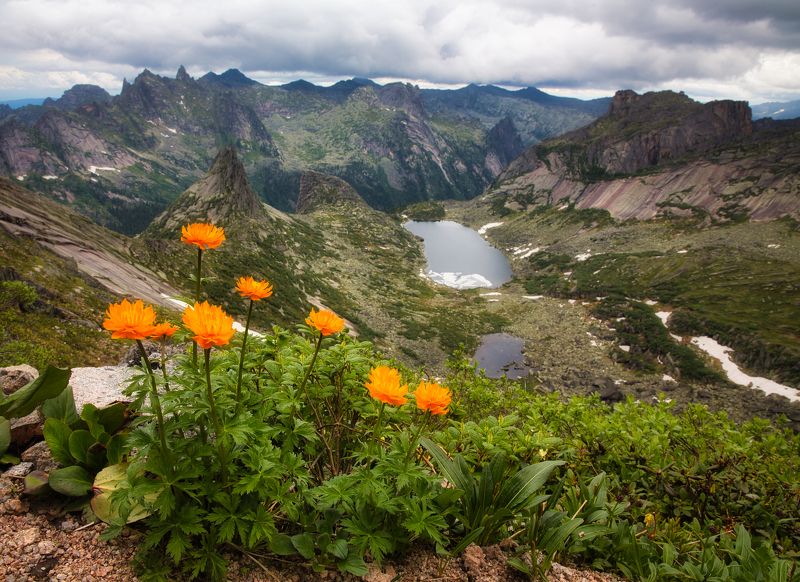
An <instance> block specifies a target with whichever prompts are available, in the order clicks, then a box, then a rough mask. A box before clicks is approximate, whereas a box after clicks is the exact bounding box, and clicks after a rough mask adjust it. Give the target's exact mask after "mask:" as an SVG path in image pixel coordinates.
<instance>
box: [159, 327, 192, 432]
mask: <svg viewBox="0 0 800 582" xmlns="http://www.w3.org/2000/svg"><path fill="white" fill-rule="evenodd" d="M166 351H167V339H166V338H163V339H162V340H161V374H162V375H163V376H164V392H169V377H168V376H167V354H166ZM172 415H173V416H174V417H175V422H177V423H178V432H179V433H180V435H181V438H186V435H185V434H183V429H182V428H181V427H180V417H179V416H178V413H177V412H173V413H172Z"/></svg>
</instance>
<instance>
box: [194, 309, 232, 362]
mask: <svg viewBox="0 0 800 582" xmlns="http://www.w3.org/2000/svg"><path fill="white" fill-rule="evenodd" d="M183 323H184V325H185V326H186V327H188V328H189V330H190V331H191V332H192V333H194V337H193V338H192V339H193V340H194V341H196V342H197V345H198V346H200V347H201V348H203V349H204V350H207V349H208V348H210V347H211V346H224V345H225V344H227V343H228V342H229V341H231V338H232V337H233V332H234V330H233V318H232V317H231V316H230V315H228V314H227V313H225V312H224V311H223V310H222V308H221V307H217V306H216V305H210V304H209V303H208V301H203V302H202V303H195V304H194V305H193V306H190V307H187V308H186V310H185V311H184V312H183Z"/></svg>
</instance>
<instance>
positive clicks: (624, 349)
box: [619, 345, 631, 352]
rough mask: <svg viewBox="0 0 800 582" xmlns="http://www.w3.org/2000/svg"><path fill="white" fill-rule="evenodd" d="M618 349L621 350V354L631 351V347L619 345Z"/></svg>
mask: <svg viewBox="0 0 800 582" xmlns="http://www.w3.org/2000/svg"><path fill="white" fill-rule="evenodd" d="M619 349H621V350H622V351H623V352H629V351H631V346H625V345H621V346H619Z"/></svg>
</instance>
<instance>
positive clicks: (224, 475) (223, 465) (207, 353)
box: [203, 348, 228, 486]
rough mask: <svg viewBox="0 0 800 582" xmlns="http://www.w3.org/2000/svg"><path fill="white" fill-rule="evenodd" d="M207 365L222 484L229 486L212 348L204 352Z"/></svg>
mask: <svg viewBox="0 0 800 582" xmlns="http://www.w3.org/2000/svg"><path fill="white" fill-rule="evenodd" d="M203 354H204V356H205V364H206V396H207V397H208V406H209V409H210V410H211V424H213V425H214V433H215V435H216V437H217V451H218V453H219V464H220V467H221V468H222V483H223V485H225V486H227V485H228V451H227V450H226V449H225V441H224V435H223V430H224V428H223V426H222V423H221V422H220V420H219V416H218V415H217V403H216V402H215V401H214V392H213V391H212V390H211V348H207V349H205V350H203Z"/></svg>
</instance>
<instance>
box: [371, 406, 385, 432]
mask: <svg viewBox="0 0 800 582" xmlns="http://www.w3.org/2000/svg"><path fill="white" fill-rule="evenodd" d="M384 408H386V403H385V402H381V407H380V409H378V422H376V423H375V430H373V431H372V438H374V439H375V440H376V441H377V440H378V439H380V429H381V423H382V422H383V409H384Z"/></svg>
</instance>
